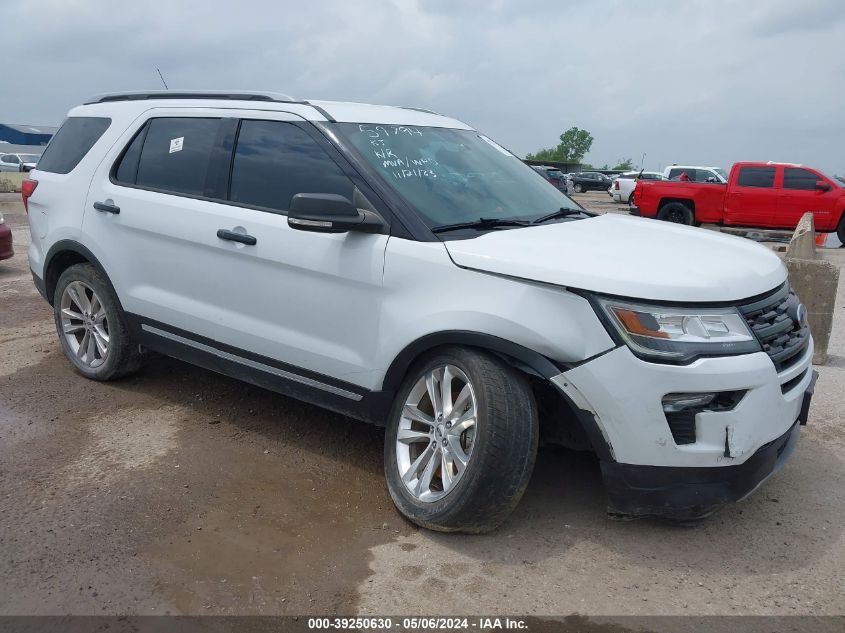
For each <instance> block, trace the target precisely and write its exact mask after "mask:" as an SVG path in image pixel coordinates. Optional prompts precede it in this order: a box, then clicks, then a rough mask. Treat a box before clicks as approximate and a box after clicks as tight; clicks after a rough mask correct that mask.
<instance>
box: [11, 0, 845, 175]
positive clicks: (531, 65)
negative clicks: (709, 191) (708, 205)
mask: <svg viewBox="0 0 845 633" xmlns="http://www.w3.org/2000/svg"><path fill="white" fill-rule="evenodd" d="M0 42H2V43H3V51H4V55H3V59H4V64H3V66H4V72H3V74H2V80H0V121H2V122H8V123H30V124H43V125H47V124H58V123H59V122H60V121H61V119H62V118H63V116H64V115H65V113H66V112H67V110H68V109H69V108H71V107H72V106H73V105H75V104H77V103H80V102H81V101H82V100H84V99H85V98H86V97H89V96H91V95H93V94H96V93H100V92H108V91H115V90H139V89H158V88H161V84H160V82H159V78H158V75H157V74H156V71H155V67H156V66H158V67H159V68H161V70H162V72H163V73H164V76H165V78H166V80H167V82H168V84H169V85H170V87H171V88H219V89H258V90H261V89H264V90H274V91H281V92H287V93H288V94H292V95H294V96H297V97H300V98H323V99H339V100H349V101H366V102H373V103H387V104H394V105H411V106H417V107H423V108H429V109H432V110H435V111H437V112H441V113H444V114H449V115H452V116H455V117H457V118H459V119H462V120H464V121H466V122H468V123H470V124H472V125H473V126H475V127H477V128H479V129H481V130H483V131H485V132H486V133H487V134H488V135H490V136H492V137H493V138H495V139H497V140H498V141H499V142H500V143H502V144H503V145H506V146H507V147H509V148H510V149H512V150H513V151H515V152H516V153H518V154H520V155H524V154H525V153H526V152H530V151H533V150H536V149H538V148H540V147H544V146H551V145H554V144H556V143H557V136H558V135H559V134H560V133H561V132H562V131H563V130H565V129H566V128H568V127H570V126H573V125H577V126H579V127H582V128H585V129H587V130H589V131H590V132H591V133H592V134H593V136H594V137H595V142H594V144H593V148H592V150H591V152H590V153H589V154H588V156H587V159H586V160H588V161H590V162H592V163H593V164H596V165H601V164H603V163H605V162H609V163H611V164H612V163H614V162H615V161H616V160H617V159H619V158H627V157H631V158H633V159H634V162H635V163H639V162H640V160H641V158H642V155H643V153H645V154H646V157H645V166H646V167H647V168H650V169H656V168H658V167H663V166H665V165H667V164H671V163H673V162H686V163H694V164H713V165H721V166H725V167H727V166H729V165H730V164H731V163H732V162H734V161H736V160H778V161H792V162H800V163H806V164H810V165H813V166H816V167H819V168H821V169H824V170H827V171H828V172H835V173H837V174H845V155H843V150H845V54H843V53H845V44H843V42H845V11H843V7H842V4H841V2H840V0H802V1H801V2H796V1H795V0H766V1H763V0H760V1H757V2H752V1H749V0H675V1H673V2H668V1H667V2H659V1H657V0H654V1H651V2H649V1H647V0H642V1H639V2H637V1H635V0H628V1H619V0H591V1H590V0H567V1H565V2H564V1H558V2H555V1H553V0H542V1H537V2H535V1H533V0H465V1H461V0H310V1H308V2H305V1H302V0H300V1H297V2H294V1H292V0H237V1H233V0H225V1H224V0H39V1H38V2H33V1H32V0H0ZM8 51H16V53H13V54H10V53H9V52H8ZM16 55H20V58H21V60H22V61H23V62H25V63H21V64H15V65H13V64H12V61H13V60H14V59H15V56H16ZM12 69H14V71H13V72H10V70H12Z"/></svg>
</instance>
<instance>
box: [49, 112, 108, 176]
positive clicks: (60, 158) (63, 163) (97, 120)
mask: <svg viewBox="0 0 845 633" xmlns="http://www.w3.org/2000/svg"><path fill="white" fill-rule="evenodd" d="M109 125H111V119H108V118H105V117H89V116H75V117H69V118H68V119H66V120H65V122H64V123H62V126H61V127H60V128H59V131H58V132H56V134H55V135H54V136H53V138H52V139H50V143H49V144H48V145H47V149H45V150H44V153H43V154H42V155H41V160H40V161H38V170H39V171H49V172H52V173H54V174H68V173H70V172H71V171H72V170H73V168H74V167H76V166H77V165H78V164H79V163H80V161H81V160H82V159H83V158H85V155H86V154H87V153H88V152H89V150H90V149H91V148H92V147H94V143H96V142H97V141H99V140H100V137H101V136H102V135H103V134H104V133H105V131H106V130H107V129H108V127H109Z"/></svg>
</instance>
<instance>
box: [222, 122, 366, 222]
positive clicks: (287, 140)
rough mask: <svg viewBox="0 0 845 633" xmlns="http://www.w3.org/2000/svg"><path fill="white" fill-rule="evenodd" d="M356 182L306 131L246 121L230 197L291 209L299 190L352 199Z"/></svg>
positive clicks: (234, 167)
mask: <svg viewBox="0 0 845 633" xmlns="http://www.w3.org/2000/svg"><path fill="white" fill-rule="evenodd" d="M352 189H353V185H352V181H351V180H349V178H347V177H346V175H344V173H343V172H342V171H341V169H340V167H338V166H337V164H336V163H335V162H334V161H333V160H332V159H331V158H330V157H329V155H328V154H326V152H325V151H324V150H323V148H322V147H320V146H319V145H318V144H317V142H316V141H315V140H314V139H312V138H311V137H310V136H309V135H308V134H307V133H306V132H304V131H303V130H301V129H300V128H298V127H297V126H295V125H292V124H290V123H284V122H281V121H242V122H241V129H240V133H239V134H238V144H237V146H236V148H235V159H234V162H233V164H232V181H231V189H230V194H229V200H231V201H232V202H237V203H239V204H245V205H250V206H256V207H262V208H266V209H272V210H275V211H286V210H287V209H288V207H289V206H290V201H291V198H293V196H295V195H296V194H298V193H335V194H339V195H342V196H346V197H347V198H349V199H350V200H351V199H352Z"/></svg>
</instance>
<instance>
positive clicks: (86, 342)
mask: <svg viewBox="0 0 845 633" xmlns="http://www.w3.org/2000/svg"><path fill="white" fill-rule="evenodd" d="M61 326H62V333H63V335H64V337H65V341H66V342H67V345H68V347H69V348H70V351H71V353H73V354H75V355H76V360H77V361H79V363H80V364H82V365H86V366H88V367H91V368H95V367H99V366H100V365H102V364H103V363H104V362H106V359H107V358H108V355H109V323H108V318H107V317H106V308H105V306H103V304H102V302H101V301H100V298H99V297H98V296H97V293H95V292H94V290H93V289H92V288H91V287H90V286H88V285H86V284H85V283H83V282H81V281H72V282H70V283H69V284H68V285H67V287H66V288H65V290H64V292H63V293H62V300H61Z"/></svg>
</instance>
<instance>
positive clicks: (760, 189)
mask: <svg viewBox="0 0 845 633" xmlns="http://www.w3.org/2000/svg"><path fill="white" fill-rule="evenodd" d="M775 171H776V168H775V167H774V166H771V167H769V166H765V167H755V166H745V167H740V168H739V173H738V175H737V177H736V182H733V183H731V184H730V186H728V188H727V195H726V199H725V224H734V225H741V226H759V227H767V226H772V225H773V222H774V217H775V211H776V209H777V201H778V191H777V190H776V189H775Z"/></svg>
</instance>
